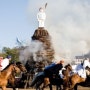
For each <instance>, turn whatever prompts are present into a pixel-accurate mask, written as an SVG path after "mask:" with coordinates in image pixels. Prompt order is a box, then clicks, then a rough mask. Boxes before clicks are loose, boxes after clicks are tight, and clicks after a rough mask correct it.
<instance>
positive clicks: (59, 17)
mask: <svg viewBox="0 0 90 90" xmlns="http://www.w3.org/2000/svg"><path fill="white" fill-rule="evenodd" d="M45 3H48V5H47V8H46V10H45V13H46V15H47V17H46V21H45V28H46V29H47V30H48V32H49V34H50V35H51V38H52V44H53V47H54V49H55V52H56V54H57V55H62V57H63V56H66V57H70V56H72V55H79V54H85V53H88V52H89V51H90V0H57V1H55V0H37V1H36V0H0V31H1V33H0V48H2V47H3V46H6V47H14V46H16V45H17V44H16V37H18V38H19V39H20V40H24V41H29V40H30V39H31V36H32V35H33V33H34V31H35V29H37V28H38V22H37V18H36V15H37V12H38V9H39V8H40V7H44V5H45Z"/></svg>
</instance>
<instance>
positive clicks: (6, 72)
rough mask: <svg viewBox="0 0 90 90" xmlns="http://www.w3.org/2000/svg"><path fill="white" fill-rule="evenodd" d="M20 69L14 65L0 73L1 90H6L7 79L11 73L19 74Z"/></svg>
mask: <svg viewBox="0 0 90 90" xmlns="http://www.w3.org/2000/svg"><path fill="white" fill-rule="evenodd" d="M19 71H20V69H19V68H18V67H17V66H15V65H14V64H10V65H9V66H7V67H6V68H5V69H4V70H3V71H1V72H0V87H1V88H2V90H6V86H7V84H8V79H9V77H10V75H11V74H12V73H13V72H16V73H17V72H19Z"/></svg>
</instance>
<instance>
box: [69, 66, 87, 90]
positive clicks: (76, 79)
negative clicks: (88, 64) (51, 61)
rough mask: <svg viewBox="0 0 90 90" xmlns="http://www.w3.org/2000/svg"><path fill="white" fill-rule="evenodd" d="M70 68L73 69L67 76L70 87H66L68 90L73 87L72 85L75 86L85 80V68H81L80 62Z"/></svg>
mask: <svg viewBox="0 0 90 90" xmlns="http://www.w3.org/2000/svg"><path fill="white" fill-rule="evenodd" d="M72 69H73V71H74V73H73V74H72V75H71V76H70V77H69V81H68V82H69V84H70V87H68V89H69V90H72V89H74V87H75V88H76V85H77V84H78V83H82V82H85V80H86V78H85V77H86V73H85V69H83V66H82V65H81V64H78V65H74V68H73V65H72Z"/></svg>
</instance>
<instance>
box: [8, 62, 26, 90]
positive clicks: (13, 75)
mask: <svg viewBox="0 0 90 90" xmlns="http://www.w3.org/2000/svg"><path fill="white" fill-rule="evenodd" d="M16 66H17V67H18V68H19V69H20V70H19V72H18V73H21V72H27V70H26V68H25V66H24V65H23V64H22V63H21V62H17V63H16ZM15 76H16V73H15V72H14V73H12V74H11V75H10V78H9V80H8V82H9V84H10V85H11V86H12V87H13V90H16V87H17V86H19V85H17V82H16V78H15Z"/></svg>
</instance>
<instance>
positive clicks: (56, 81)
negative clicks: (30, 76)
mask: <svg viewBox="0 0 90 90" xmlns="http://www.w3.org/2000/svg"><path fill="white" fill-rule="evenodd" d="M65 68H66V70H63V71H62V72H63V74H67V73H69V72H70V71H71V66H70V65H69V64H68V65H66V66H65ZM40 74H41V73H40ZM38 76H39V77H38V78H37V79H35V83H36V90H38V89H39V90H43V89H44V88H45V87H47V86H49V88H50V90H52V85H55V86H56V87H57V90H58V87H60V90H61V89H62V88H61V85H63V83H64V80H63V78H61V77H60V75H56V74H53V75H52V76H51V77H50V78H48V77H45V76H44V73H43V72H42V74H41V75H38ZM42 84H43V86H42V87H40V86H41V85H42Z"/></svg>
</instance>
